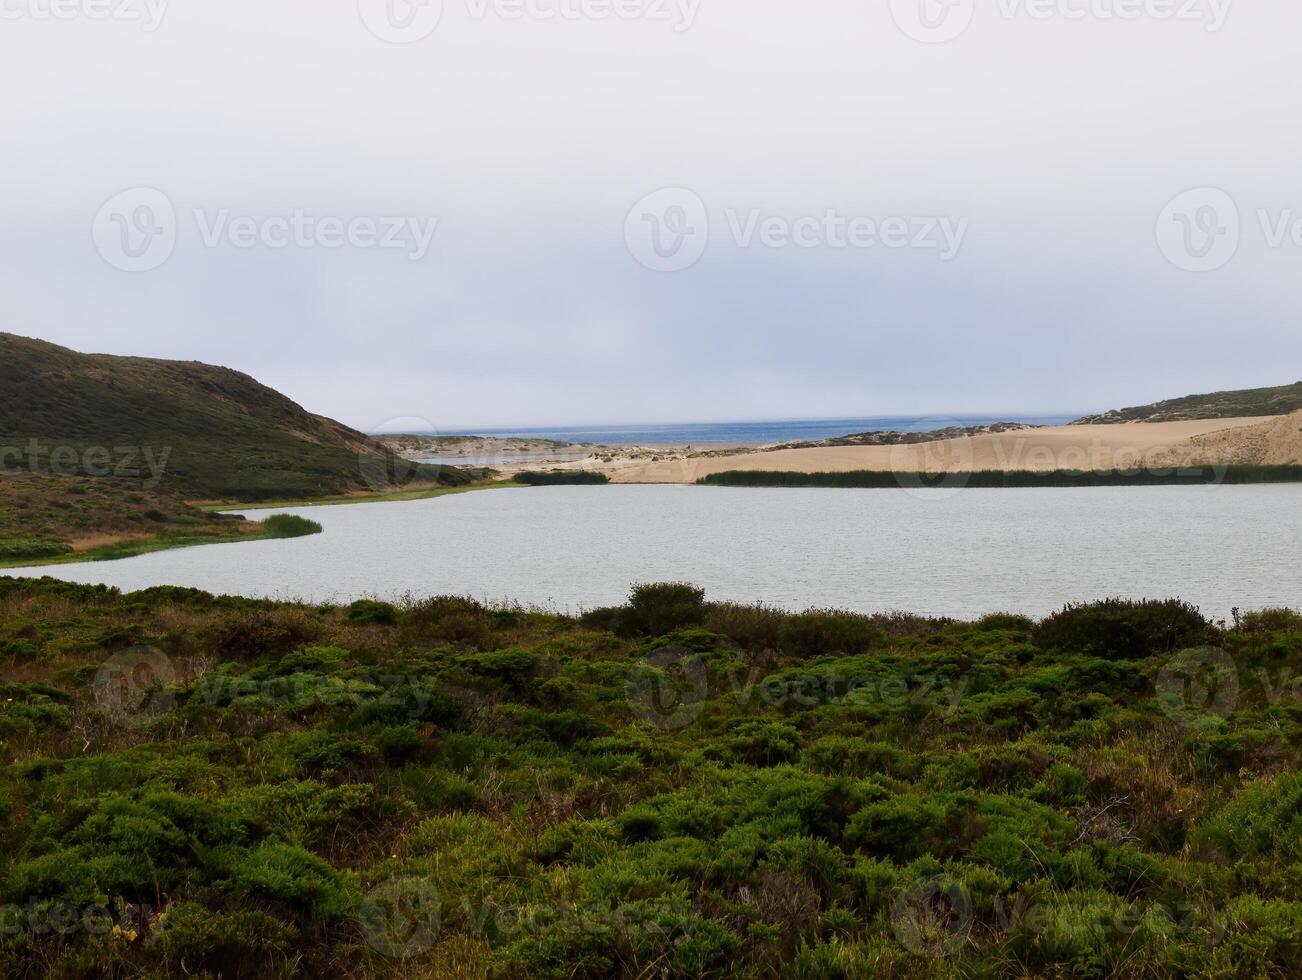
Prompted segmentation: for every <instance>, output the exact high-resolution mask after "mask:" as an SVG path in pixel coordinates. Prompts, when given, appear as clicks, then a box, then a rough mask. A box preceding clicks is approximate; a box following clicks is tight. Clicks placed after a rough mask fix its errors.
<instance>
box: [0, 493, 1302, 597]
mask: <svg viewBox="0 0 1302 980" xmlns="http://www.w3.org/2000/svg"><path fill="white" fill-rule="evenodd" d="M287 512H288V513H295V514H302V515H304V516H308V517H310V518H311V519H313V520H316V521H319V522H320V523H321V524H322V525H323V526H324V529H325V530H324V533H323V534H320V535H315V536H313V537H307V538H297V539H291V540H271V541H249V542H240V543H236V544H221V545H205V546H202V547H196V548H187V549H181V550H176V551H166V552H157V553H154V554H149V555H142V556H140V557H137V558H129V559H125V560H121V561H115V562H99V563H94V564H81V565H55V566H49V567H45V568H34V569H30V570H11V571H10V572H8V573H6V574H14V575H53V576H56V577H58V578H62V579H67V580H70V581H77V582H91V583H104V584H108V585H113V586H117V587H119V588H121V589H123V590H127V591H132V590H136V589H141V588H145V587H148V586H154V585H182V586H192V587H195V588H200V589H204V590H206V591H209V592H215V593H230V594H240V595H248V596H256V597H267V598H297V599H304V600H308V601H312V602H343V601H351V600H353V599H357V598H361V597H380V598H386V599H398V598H401V597H403V596H406V595H413V596H417V597H420V596H428V595H437V594H457V595H470V596H474V597H476V598H479V599H482V600H486V601H490V602H518V603H523V604H526V605H532V606H540V607H545V608H548V609H552V610H557V611H562V612H572V611H576V610H579V609H583V608H592V607H595V606H600V605H610V604H615V603H618V602H620V601H622V599H623V598H624V596H625V595H626V594H627V592H628V589H629V587H630V585H632V584H633V583H636V582H647V581H668V580H686V581H691V582H694V583H697V584H699V585H702V586H704V587H705V588H706V590H707V596H708V598H710V599H715V600H724V599H730V600H737V601H741V602H759V601H763V602H768V603H771V604H773V605H776V606H780V607H783V608H788V609H804V608H808V607H811V606H819V607H839V608H845V609H851V610H856V611H862V612H881V611H889V610H895V609H904V610H907V611H910V612H915V613H920V614H926V615H945V616H956V617H964V618H967V617H975V616H979V615H982V614H984V613H988V612H993V611H997V610H1007V611H1015V612H1021V613H1027V614H1030V615H1037V616H1038V615H1044V614H1046V613H1049V612H1051V611H1053V610H1054V609H1056V608H1059V607H1061V606H1062V605H1063V604H1064V603H1066V602H1069V601H1078V600H1092V599H1099V598H1104V597H1107V596H1123V597H1130V598H1146V597H1150V598H1166V597H1168V596H1178V597H1181V598H1184V599H1187V600H1189V601H1190V602H1193V603H1194V604H1196V605H1198V606H1200V607H1201V608H1202V610H1203V612H1204V613H1206V614H1208V615H1211V616H1214V617H1224V616H1228V615H1229V613H1230V610H1231V608H1232V607H1234V606H1239V607H1241V608H1244V609H1258V608H1262V607H1266V606H1274V605H1292V606H1294V607H1296V606H1299V605H1302V551H1300V550H1299V547H1298V543H1299V540H1300V537H1299V533H1298V532H1299V521H1300V519H1302V486H1297V485H1275V486H1204V487H1099V488H1087V489H1075V488H1035V489H991V490H985V489H966V490H963V491H962V492H959V493H957V494H947V493H945V492H940V493H936V494H932V493H929V492H925V491H923V492H918V491H915V492H914V493H912V494H911V493H908V492H905V491H903V490H896V489H891V490H814V489H733V488H715V487H694V486H608V487H545V488H537V489H498V490H485V491H478V492H474V493H465V494H459V495H451V496H444V497H438V498H432V499H427V500H417V501H406V502H393V503H373V504H350V505H346V506H336V507H311V508H297V509H291V510H289V511H287Z"/></svg>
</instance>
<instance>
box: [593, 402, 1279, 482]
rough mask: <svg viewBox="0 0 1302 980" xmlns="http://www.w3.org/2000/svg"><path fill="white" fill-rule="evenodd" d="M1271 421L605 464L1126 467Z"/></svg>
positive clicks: (1191, 450)
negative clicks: (1202, 439) (1196, 441)
mask: <svg viewBox="0 0 1302 980" xmlns="http://www.w3.org/2000/svg"><path fill="white" fill-rule="evenodd" d="M1271 421H1275V420H1272V419H1261V418H1246V419H1209V420H1205V421H1194V422H1151V423H1143V422H1133V423H1126V424H1120V425H1064V426H1055V427H1050V428H1042V429H1020V430H1017V431H1012V432H999V433H987V434H983V435H977V436H968V437H964V438H961V439H946V440H942V441H939V442H926V443H917V444H907V445H894V446H832V447H826V448H819V449H782V450H776V451H774V452H758V453H744V454H739V455H734V456H709V457H689V458H682V459H675V460H664V461H662V462H658V463H651V464H646V463H641V464H630V465H626V466H616V467H612V468H609V469H607V471H606V472H607V473H608V475H609V476H610V478H611V479H612V480H614V481H615V482H617V483H693V482H695V481H696V480H698V479H700V478H701V477H704V476H709V475H710V474H713V473H725V472H728V471H730V470H743V471H745V470H763V471H786V472H794V473H848V472H854V471H859V470H870V471H878V472H916V473H961V472H972V471H978V470H1029V471H1033V472H1047V471H1051V470H1072V469H1077V470H1107V469H1123V470H1124V469H1133V468H1138V467H1154V466H1169V465H1185V464H1186V463H1193V462H1208V460H1201V459H1198V458H1197V457H1198V456H1199V455H1200V452H1201V451H1200V449H1199V447H1197V446H1195V445H1194V444H1193V443H1192V440H1193V439H1195V438H1198V437H1206V436H1208V435H1210V434H1213V433H1223V434H1225V436H1226V438H1227V440H1232V439H1233V435H1232V433H1233V432H1235V431H1237V430H1238V429H1243V428H1248V429H1256V428H1258V427H1260V426H1262V425H1264V424H1268V423H1269V422H1271ZM1245 454H1246V453H1245ZM1246 461H1248V460H1236V462H1246Z"/></svg>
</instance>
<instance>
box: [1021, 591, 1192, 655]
mask: <svg viewBox="0 0 1302 980" xmlns="http://www.w3.org/2000/svg"><path fill="white" fill-rule="evenodd" d="M1207 627H1208V623H1207V620H1206V619H1205V618H1204V617H1203V615H1202V614H1201V613H1200V612H1199V611H1198V610H1197V609H1196V608H1194V607H1193V606H1191V605H1189V604H1188V603H1187V602H1182V601H1180V600H1179V599H1168V600H1165V601H1157V600H1146V601H1143V602H1134V601H1131V600H1128V599H1107V600H1105V601H1103V602H1095V603H1090V604H1086V605H1076V606H1067V607H1066V608H1064V609H1063V610H1062V611H1060V612H1057V613H1054V614H1053V615H1052V616H1049V617H1048V618H1047V619H1044V620H1041V621H1040V622H1039V623H1038V624H1037V625H1036V627H1035V630H1034V631H1033V633H1032V640H1033V642H1034V643H1035V645H1036V646H1037V647H1039V648H1040V649H1041V650H1059V651H1062V652H1064V653H1068V652H1070V653H1088V654H1093V655H1095V656H1098V657H1103V658H1105V659H1109V660H1141V659H1143V658H1145V657H1150V656H1154V655H1158V654H1168V653H1174V652H1175V651H1177V650H1183V649H1186V648H1188V647H1196V646H1199V645H1201V644H1202V643H1204V642H1205V641H1206V638H1207Z"/></svg>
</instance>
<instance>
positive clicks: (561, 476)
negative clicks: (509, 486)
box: [512, 470, 610, 487]
mask: <svg viewBox="0 0 1302 980" xmlns="http://www.w3.org/2000/svg"><path fill="white" fill-rule="evenodd" d="M512 479H513V480H515V482H516V483H523V484H524V485H525V486H529V487H562V486H604V485H605V484H607V483H609V482H610V477H608V476H606V474H605V473H597V472H594V471H591V470H549V471H547V472H545V473H544V472H537V471H532V470H528V471H525V472H523V473H517V474H516V475H515V476H514V477H512Z"/></svg>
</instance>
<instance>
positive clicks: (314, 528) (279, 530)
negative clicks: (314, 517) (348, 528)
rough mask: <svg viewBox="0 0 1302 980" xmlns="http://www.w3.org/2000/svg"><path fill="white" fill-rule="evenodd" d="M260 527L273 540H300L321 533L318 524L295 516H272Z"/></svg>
mask: <svg viewBox="0 0 1302 980" xmlns="http://www.w3.org/2000/svg"><path fill="white" fill-rule="evenodd" d="M262 526H263V528H264V529H265V530H266V532H267V534H268V535H269V536H270V537H273V538H302V537H306V536H307V535H309V534H320V533H321V525H320V524H318V523H317V522H316V521H309V520H308V519H307V518H306V517H299V516H298V515H297V514H273V515H272V516H271V517H268V518H267V519H266V520H265V521H263V522H262Z"/></svg>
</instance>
